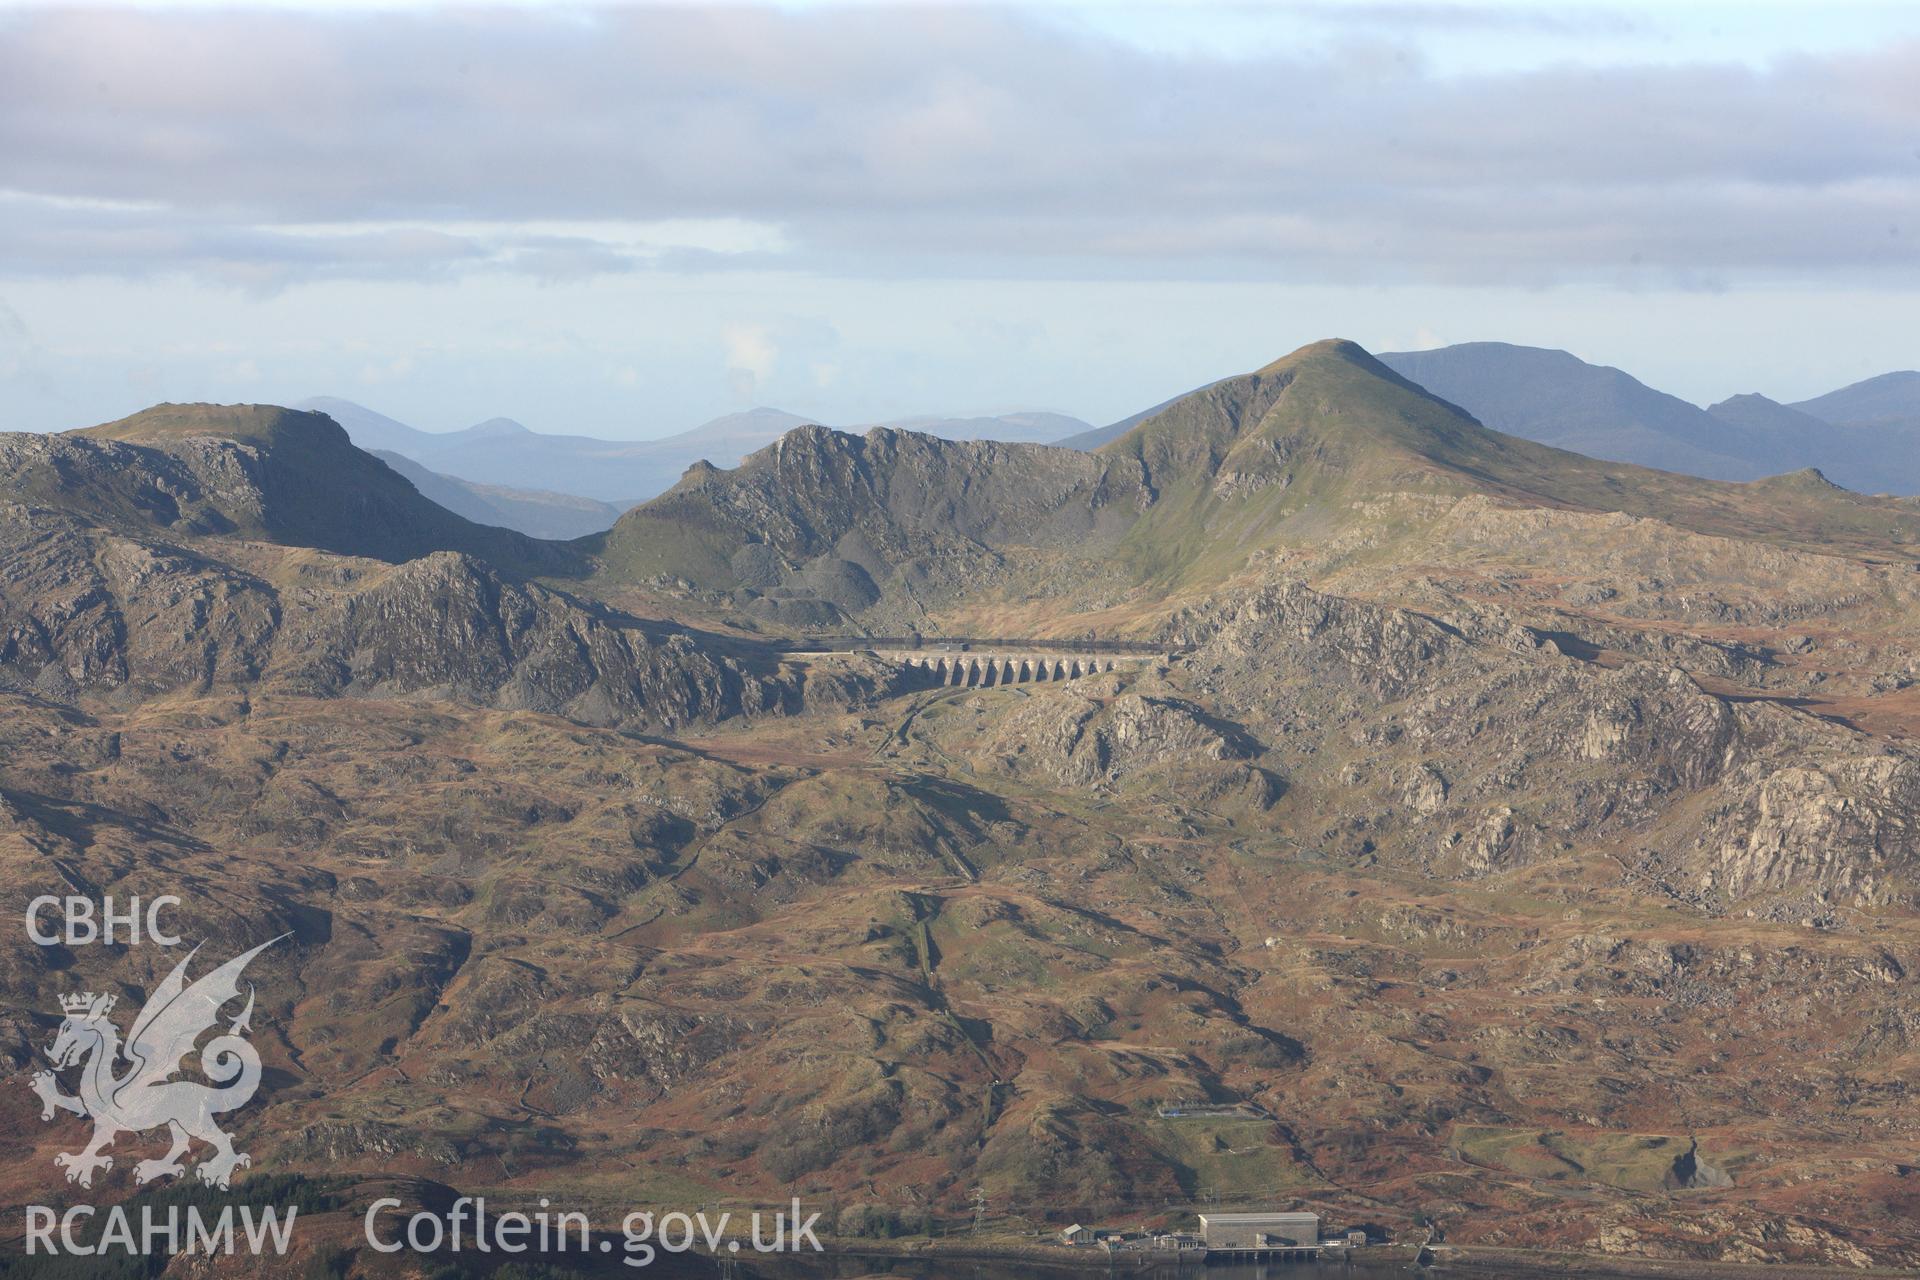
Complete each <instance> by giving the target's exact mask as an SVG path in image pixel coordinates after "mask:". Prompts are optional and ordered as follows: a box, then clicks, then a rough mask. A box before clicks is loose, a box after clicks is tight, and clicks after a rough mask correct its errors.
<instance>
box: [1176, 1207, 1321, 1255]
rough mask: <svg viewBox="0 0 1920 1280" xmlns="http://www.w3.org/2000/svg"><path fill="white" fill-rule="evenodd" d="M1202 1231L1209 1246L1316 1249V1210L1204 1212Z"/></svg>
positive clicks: (1318, 1239) (1318, 1221) (1317, 1230)
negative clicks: (1299, 1211)
mask: <svg viewBox="0 0 1920 1280" xmlns="http://www.w3.org/2000/svg"><path fill="white" fill-rule="evenodd" d="M1200 1234H1201V1236H1202V1237H1203V1238H1204V1239H1205V1240H1206V1242H1207V1248H1209V1249H1317V1248H1318V1247H1319V1246H1320V1215H1319V1214H1317V1213H1203V1214H1201V1215H1200Z"/></svg>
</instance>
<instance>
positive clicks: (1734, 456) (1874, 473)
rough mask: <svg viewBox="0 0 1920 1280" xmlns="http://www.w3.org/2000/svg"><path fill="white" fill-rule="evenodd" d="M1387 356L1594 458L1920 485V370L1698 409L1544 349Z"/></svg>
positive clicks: (1497, 418) (1458, 398) (1720, 475)
mask: <svg viewBox="0 0 1920 1280" xmlns="http://www.w3.org/2000/svg"><path fill="white" fill-rule="evenodd" d="M1380 360H1381V362H1382V363H1383V364H1385V365H1387V367H1389V368H1391V369H1392V370H1394V371H1395V372H1396V373H1399V374H1400V375H1402V376H1403V377H1406V378H1409V379H1411V380H1412V381H1414V382H1417V383H1419V384H1420V385H1421V386H1423V387H1425V388H1427V389H1428V390H1429V391H1431V392H1433V393H1434V394H1435V395H1437V396H1440V397H1441V398H1443V399H1445V400H1449V401H1451V402H1452V403H1454V404H1457V405H1459V406H1460V407H1461V408H1463V409H1465V410H1467V412H1469V413H1471V414H1473V415H1474V416H1475V417H1476V418H1478V419H1480V421H1481V422H1483V423H1485V424H1486V425H1487V426H1489V427H1492V428H1494V429H1495V430H1497V431H1505V432H1507V433H1509V434H1511V435H1517V436H1523V437H1525V438H1527V439H1529V440H1537V441H1540V442H1541V443H1543V444H1551V445H1555V446H1557V447H1559V448H1562V449H1571V450H1573V451H1575V452H1577V453H1584V454H1587V455H1589V456H1591V457H1596V458H1606V459H1610V460H1613V461H1618V462H1634V463H1638V464H1640V465H1642V466H1649V467H1659V468H1661V469H1662V470H1666V471H1679V472H1684V473H1686V474H1689V475H1697V476H1705V477H1708V478H1710V479H1716V480H1757V479H1760V478H1761V477H1763V476H1770V475H1779V474H1781V473H1783V472H1787V471H1796V470H1800V469H1802V468H1805V467H1817V468H1819V469H1820V470H1821V471H1822V472H1824V473H1825V474H1826V475H1827V476H1828V477H1829V478H1830V479H1832V480H1834V481H1835V482H1837V483H1839V484H1842V485H1845V486H1847V487H1848V488H1850V489H1858V490H1862V491H1865V492H1870V493H1907V494H1910V493H1920V373H1890V374H1884V375H1882V376H1880V377H1877V378H1870V379H1868V380H1867V381H1865V382H1859V383H1855V384H1854V385H1852V386H1849V387H1843V388H1841V389H1840V390H1838V391H1833V392H1829V393H1828V394H1826V395H1823V396H1819V397H1816V398H1815V399H1812V400H1807V401H1803V402H1801V403H1799V404H1795V405H1783V404H1779V403H1777V402H1776V401H1773V400H1769V399H1768V398H1767V397H1765V396H1762V395H1756V394H1746V395H1738V396H1734V397H1732V398H1730V399H1727V400H1723V401H1721V402H1720V403H1719V404H1716V405H1713V406H1711V407H1710V408H1706V409H1702V408H1700V407H1698V406H1696V405H1692V404H1689V403H1687V402H1686V401H1685V400H1682V399H1680V398H1678V397H1677V396H1671V395H1668V394H1666V393H1665V392H1662V391H1657V390H1655V389H1653V388H1652V387H1649V386H1647V385H1646V384H1644V383H1642V382H1640V381H1639V380H1638V379H1636V378H1634V377H1632V376H1631V375H1629V374H1627V373H1624V372H1622V371H1621V370H1619V369H1614V368H1609V367H1606V366H1602V365H1593V364H1588V363H1587V362H1586V361H1584V360H1581V359H1579V358H1578V357H1576V356H1573V355H1570V354H1568V353H1567V352H1565V351H1553V350H1547V349H1545V348H1541V347H1523V346H1515V345H1513V344H1511V343H1505V342H1467V343H1461V344H1459V345H1457V346H1451V347H1441V348H1439V349H1437V350H1433V351H1392V352H1386V353H1384V354H1382V355H1381V356H1380Z"/></svg>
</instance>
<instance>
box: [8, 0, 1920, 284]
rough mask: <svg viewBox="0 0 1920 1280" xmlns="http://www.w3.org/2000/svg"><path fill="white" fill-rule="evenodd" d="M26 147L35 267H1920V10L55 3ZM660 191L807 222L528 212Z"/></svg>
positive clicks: (985, 273) (12, 260) (270, 276)
mask: <svg viewBox="0 0 1920 1280" xmlns="http://www.w3.org/2000/svg"><path fill="white" fill-rule="evenodd" d="M1455 17H1456V18H1465V19H1474V20H1486V17H1487V15H1486V14H1483V13H1478V11H1465V10H1463V11H1460V12H1459V13H1457V14H1456V15H1455ZM1275 21H1276V22H1284V21H1286V18H1285V15H1283V14H1276V16H1275ZM1381 25H1382V24H1379V23H1376V24H1375V29H1378V28H1379V27H1380V26H1381ZM1411 25H1412V26H1413V27H1414V28H1415V29H1418V27H1419V25H1420V24H1418V23H1414V24H1411ZM0 152H3V153H4V154H5V156H6V157H7V165H6V171H5V173H6V176H5V178H4V180H3V181H4V186H5V187H6V189H7V190H6V193H5V195H4V196H0V273H4V274H5V275H8V276H13V277H16V278H20V277H46V276H64V275H75V274H90V273H99V274H118V275H129V276H148V275H153V274H155V273H164V272H170V271H172V272H182V273H187V274H188V275H190V276H192V277H194V278H197V279H201V280H206V281H212V282H216V283H222V284H231V285H234V286H237V287H241V288H248V289H256V290H257V289H272V288H278V287H282V286H284V285H286V284H290V283H295V282H298V281H301V280H307V279H372V280H378V279H403V280H404V279H421V278H433V277H436V276H439V275H444V274H449V273H470V272H508V273H523V274H527V275H530V276H534V277H537V278H543V279H565V278H575V277H578V276H582V275H592V274H598V273H605V272H623V271H631V270H642V269H650V268H658V267H661V266H662V265H666V266H668V267H670V268H671V269H674V270H681V271H685V270H689V269H692V270H718V269H724V268H729V267H737V266H740V265H751V266H753V267H756V268H760V269H765V268H767V267H769V266H774V267H780V268H790V269H798V270H809V271H822V272H833V273H838V274H857V275H876V276H882V277H977V278H994V277H999V276H1008V275H1012V276H1033V277H1067V278H1112V279H1132V278H1141V277H1157V278H1165V279H1178V278H1188V277H1194V276H1201V277H1212V278H1223V277H1224V278H1232V277H1236V276H1237V277H1242V278H1244V277H1246V276H1248V275H1258V276H1264V277H1270V278H1274V279H1284V280H1316V281H1328V280H1330V281H1354V282H1366V281H1380V280H1392V281H1397V282H1408V281H1420V282H1440V283H1453V284H1500V285H1522V286H1541V285H1554V284H1560V283H1567V282H1577V281H1589V282H1601V283H1606V284H1613V285H1621V284H1624V285H1630V286H1638V287H1647V286H1651V287H1672V286H1679V287H1707V288H1717V287H1725V286H1727V285H1729V284H1736V283H1738V282H1740V281H1742V280H1747V279H1759V278H1765V279H1774V280H1777V279H1791V278H1794V277H1803V276H1809V275H1813V274H1816V273H1817V274H1819V275H1820V276H1821V277H1822V278H1823V279H1825V280H1828V281H1832V280H1834V279H1850V280H1855V281H1858V282H1862V283H1867V284H1870V285H1879V286H1887V285H1898V286H1900V287H1905V286H1907V285H1909V284H1911V283H1912V282H1913V279H1914V276H1915V271H1916V267H1920V248H1917V247H1916V242H1917V241H1920V225H1916V219H1915V217H1914V213H1913V211H1914V209H1916V208H1920V42H1908V43H1904V44H1896V45H1893V46H1890V47H1885V48H1881V49H1878V50H1874V51H1870V52H1860V53H1855V54H1845V55H1839V54H1835V55H1827V56H1820V57H1814V56H1788V57H1783V58H1782V59H1780V60H1779V61H1777V62H1775V63H1773V64H1772V65H1770V66H1767V67H1764V68H1760V69H1755V68H1753V67H1750V66H1747V65H1745V64H1741V63H1736V62H1731V61H1729V62H1727V63H1724V64H1698V65H1689V64H1677V65H1645V66H1632V67H1606V68H1576V67H1573V66H1571V65H1565V66H1548V67H1543V68H1540V69H1536V70H1530V71H1522V72H1503V73H1497V74H1493V73H1489V74H1478V75H1442V74H1439V73H1437V72H1435V71H1433V70H1432V69H1430V68H1429V67H1427V66H1426V65H1425V63H1424V62H1423V60H1422V59H1421V58H1420V57H1419V56H1418V52H1417V49H1413V48H1410V47H1404V46H1400V45H1395V44H1392V43H1383V42H1379V41H1374V42H1372V43H1367V44H1363V45H1358V46H1343V47H1341V48H1339V49H1336V50H1334V51H1333V52H1301V53H1299V54H1295V55H1291V56H1282V55H1274V54H1263V55H1258V56H1252V57H1246V58H1224V57H1211V56H1204V55H1193V54H1183V55H1173V54H1164V53H1162V54H1156V53H1153V52H1149V51H1146V50H1143V49H1141V48H1138V47H1134V46H1130V45H1127V44H1123V43H1120V42H1117V41H1114V40H1111V39H1108V38H1105V37H1103V36H1100V35H1098V34H1094V33H1090V32H1086V31H1077V30H1072V29H1068V28H1065V27H1063V26H1061V25H1060V24H1057V23H1051V22H1047V21H1043V20H1041V19H1039V18H1037V17H1035V16H1033V15H1030V14H1026V13H1023V12H1022V11H1019V10H1014V9H1002V8H978V9H951V10H947V9H927V8H907V9H879V10H876V9H867V8H861V9H822V10H806V11H799V12H793V11H775V10H765V9H749V8H725V9H689V8H669V9H658V10H627V9H611V10H590V11H581V12H573V13H552V12H530V11H523V10H508V11H499V12H482V13H470V14H453V13H435V14H433V15H431V16H427V15H407V14H357V15H348V16H331V17H322V16H317V15H303V14H299V13H285V12H275V13H240V14H233V13H200V12H195V13H178V14H158V13H149V12H131V11H103V12H64V11H53V10H38V11H25V12H15V13H13V14H11V15H8V16H6V17H4V18H0ZM666 219H674V220H682V221H685V222H687V223H689V224H693V225H694V226H695V227H697V226H698V224H700V223H703V222H706V221H712V220H721V219H733V220H744V221H746V222H748V223H750V224H756V225H759V226H761V227H764V228H766V229H768V231H769V233H770V234H773V235H777V237H778V239H779V240H780V242H781V247H780V248H778V249H777V250H769V249H767V248H765V247H761V246H754V247H747V248H739V249H728V248H726V247H721V248H715V247H714V246H712V245H710V244H702V243H685V244H674V243H671V242H666V243H655V244H651V245H648V246H644V247H637V246H636V245H634V244H633V243H630V242H626V241H623V240H621V239H620V238H619V237H617V236H611V237H610V236H606V235H602V234H596V233H592V232H589V233H587V234H582V235H577V236H565V237H544V238H543V237H529V236H528V235H527V234H525V232H524V230H523V228H522V227H521V225H520V224H523V223H525V222H528V221H534V220H546V221H552V220H577V221H583V222H598V223H602V224H618V223H622V222H635V223H639V222H646V223H657V222H659V221H661V220H666ZM455 222H457V223H461V224H464V229H463V230H462V231H460V232H458V233H455V232H452V231H449V230H447V229H445V228H446V226H447V224H449V223H455ZM369 223H378V224H381V228H380V229H377V230H367V229H364V227H365V224H369ZM696 239H697V237H696ZM736 256H741V257H742V258H743V261H742V262H734V261H732V259H734V258H735V257H736Z"/></svg>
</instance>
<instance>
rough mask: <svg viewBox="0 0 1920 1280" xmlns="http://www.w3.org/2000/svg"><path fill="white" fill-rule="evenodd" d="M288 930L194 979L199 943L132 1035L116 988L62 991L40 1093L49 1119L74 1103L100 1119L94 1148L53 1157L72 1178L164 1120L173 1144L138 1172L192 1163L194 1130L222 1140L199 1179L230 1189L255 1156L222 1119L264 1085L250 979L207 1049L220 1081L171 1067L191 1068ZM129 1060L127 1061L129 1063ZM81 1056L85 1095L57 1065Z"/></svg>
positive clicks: (137, 1176) (174, 1171) (165, 1173)
mask: <svg viewBox="0 0 1920 1280" xmlns="http://www.w3.org/2000/svg"><path fill="white" fill-rule="evenodd" d="M286 936H287V935H286V934H281V935H280V938H273V939H271V940H269V941H267V942H263V943H261V944H260V945H259V946H257V947H255V948H254V949H253V950H251V951H248V952H246V953H244V954H242V955H237V956H235V957H234V958H233V959H231V960H229V961H227V962H226V963H225V964H223V965H221V966H220V967H219V968H218V969H215V970H214V971H213V972H211V973H208V974H206V975H204V976H203V977H201V978H200V979H199V980H198V981H196V982H194V983H192V984H191V985H189V984H188V982H187V965H188V964H190V963H192V961H193V957H194V956H196V955H198V954H199V953H200V948H198V947H195V948H194V949H193V951H192V952H190V953H188V955H187V958H186V959H185V960H182V961H181V962H180V963H179V964H177V965H175V966H174V969H173V972H172V973H170V974H168V975H167V977H166V980H165V981H164V982H162V983H161V984H160V985H159V986H158V987H157V988H155V990H154V992H153V995H152V996H151V997H150V998H149V999H148V1000H147V1003H146V1007H145V1008H143V1009H141V1010H140V1016H139V1017H137V1018H135V1019H134V1020H133V1028H132V1030H130V1031H129V1032H128V1033H127V1040H126V1043H125V1044H124V1045H123V1044H121V1042H120V1031H119V1029H118V1028H117V1027H115V1026H114V1025H113V1022H112V1020H111V1019H110V1018H109V1017H108V1016H107V1015H108V1014H110V1013H111V1012H112V1011H113V1006H114V1002H115V997H113V996H111V995H96V994H95V993H93V992H91V991H87V992H82V993H80V994H78V995H69V996H62V997H61V998H60V1010H61V1012H62V1013H64V1014H65V1015H66V1018H65V1020H64V1021H62V1022H61V1024H60V1032H59V1034H58V1035H57V1036H56V1037H55V1038H54V1041H53V1045H52V1046H51V1047H50V1048H49V1049H48V1050H47V1056H48V1057H49V1058H51V1059H52V1060H53V1065H54V1070H53V1071H42V1072H39V1073H38V1074H36V1075H35V1076H34V1077H33V1081H32V1087H33V1091H34V1093H35V1094H37V1095H38V1096H39V1098H40V1103H41V1112H40V1118H41V1119H42V1120H51V1119H53V1117H54V1115H55V1113H56V1112H60V1111H70V1112H72V1113H73V1114H74V1115H77V1116H84V1117H86V1118H87V1119H89V1120H91V1121H93V1141H91V1142H89V1143H88V1144H87V1147H86V1150H84V1151H80V1152H76V1153H73V1154H61V1155H57V1156H55V1157H54V1158H53V1162H54V1164H56V1165H58V1166H59V1167H60V1168H63V1169H65V1170H66V1171H67V1181H68V1182H75V1183H78V1184H79V1185H81V1186H83V1187H91V1186H92V1185H93V1175H94V1173H95V1171H97V1170H106V1169H111V1168H113V1157H112V1156H109V1155H103V1154H102V1152H103V1151H104V1150H105V1149H106V1148H107V1147H109V1146H111V1145H113V1141H114V1139H115V1138H118V1137H119V1136H120V1135H121V1134H123V1133H143V1132H145V1131H146V1130H148V1129H158V1128H160V1127H161V1126H162V1125H164V1126H166V1129H167V1132H168V1134H169V1135H170V1136H171V1137H172V1140H173V1145H172V1147H171V1148H169V1149H168V1151H167V1154H166V1155H164V1156H162V1157H160V1158H159V1159H158V1160H142V1161H140V1163H138V1164H136V1165H135V1166H134V1167H133V1178H134V1181H135V1182H139V1183H147V1182H152V1181H153V1180H154V1179H155V1178H163V1177H178V1176H179V1175H180V1174H182V1173H184V1172H185V1171H186V1170H185V1166H184V1165H183V1164H182V1163H181V1158H182V1157H184V1156H185V1155H186V1154H187V1152H188V1149H189V1148H190V1146H191V1144H192V1142H193V1141H195V1140H198V1141H200V1142H203V1143H205V1144H207V1145H208V1146H210V1147H212V1148H213V1154H212V1155H211V1156H209V1157H207V1158H206V1159H204V1160H202V1161H201V1162H200V1165H199V1167H198V1168H197V1169H196V1170H195V1172H196V1173H197V1174H198V1175H199V1178H200V1181H202V1182H204V1183H206V1184H208V1185H209V1186H214V1187H220V1188H223V1189H224V1188H225V1187H226V1186H227V1184H228V1182H229V1180H230V1179H231V1178H232V1177H233V1172H234V1170H235V1169H243V1168H245V1167H246V1166H247V1165H249V1164H251V1163H252V1159H251V1157H249V1156H247V1155H246V1154H245V1153H243V1152H239V1151H235V1150H234V1149H233V1138H232V1136H231V1135H230V1134H228V1133H226V1132H224V1131H223V1130H222V1129H221V1128H220V1126H219V1125H217V1124H215V1123H214V1121H213V1118H214V1116H216V1115H219V1114H221V1113H222V1112H227V1111H235V1110H238V1109H239V1108H241V1107H244V1106H246V1105H247V1103H248V1102H249V1101H250V1100H252V1098H253V1095H254V1092H255V1091H256V1090H257V1089H259V1087H260V1055H259V1053H257V1052H256V1051H255V1050H254V1047H253V1046H252V1045H251V1044H249V1043H248V1042H247V1040H246V1038H245V1037H244V1036H243V1035H242V1033H243V1032H246V1031H250V1030H252V1029H253V1027H252V1018H253V988H252V987H251V986H249V987H248V988H247V1004H246V1007H245V1008H244V1009H242V1010H241V1011H240V1015H239V1016H238V1017H236V1018H234V1019H233V1021H232V1022H231V1023H229V1024H228V1028H227V1031H226V1033H225V1034H224V1035H218V1036H215V1037H214V1038H213V1039H211V1040H209V1041H207V1043H206V1044H205V1045H204V1046H203V1047H202V1048H201V1049H200V1053H199V1059H200V1064H199V1065H200V1071H201V1073H202V1074H204V1075H205V1076H206V1077H207V1078H208V1079H209V1080H211V1081H213V1084H211V1085H206V1084H201V1083H199V1082H198V1081H195V1080H175V1079H173V1078H172V1077H173V1075H174V1074H175V1073H176V1072H178V1071H180V1070H181V1069H182V1067H183V1065H184V1060H185V1059H186V1058H187V1056H188V1055H189V1054H191V1053H192V1052H193V1049H194V1044H195V1043H196V1042H197V1041H198V1040H199V1039H200V1036H201V1034H202V1033H203V1032H205V1031H207V1030H208V1029H210V1028H212V1027H213V1026H214V1024H215V1023H217V1022H218V1021H219V1020H220V1009H221V1007H222V1006H224V1005H225V1004H226V1003H227V1002H228V1001H230V1000H234V999H237V998H238V997H239V995H240V974H241V971H242V970H244V969H245V968H246V967H247V963H248V962H249V961H250V960H252V959H253V958H254V957H255V956H257V955H259V954H260V953H261V952H262V951H265V950H266V949H267V948H268V947H270V946H272V945H273V944H274V943H275V942H279V941H280V940H281V938H284V937H286ZM123 1060H124V1062H125V1063H126V1064H127V1066H126V1068H125V1070H124V1071H120V1070H118V1068H119V1066H120V1064H121V1062H122V1061H123ZM78 1064H84V1065H82V1066H81V1069H80V1092H79V1095H78V1096H70V1095H68V1094H65V1093H62V1092H61V1091H60V1084H59V1080H58V1079H57V1073H58V1072H60V1071H65V1070H66V1069H67V1068H69V1067H72V1066H75V1065H78Z"/></svg>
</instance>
